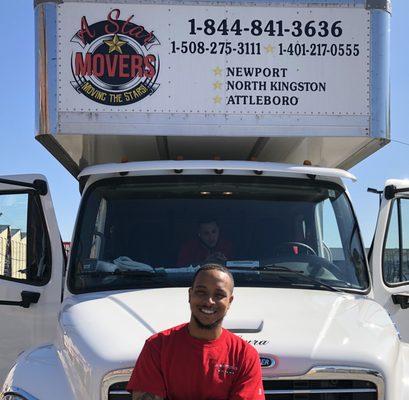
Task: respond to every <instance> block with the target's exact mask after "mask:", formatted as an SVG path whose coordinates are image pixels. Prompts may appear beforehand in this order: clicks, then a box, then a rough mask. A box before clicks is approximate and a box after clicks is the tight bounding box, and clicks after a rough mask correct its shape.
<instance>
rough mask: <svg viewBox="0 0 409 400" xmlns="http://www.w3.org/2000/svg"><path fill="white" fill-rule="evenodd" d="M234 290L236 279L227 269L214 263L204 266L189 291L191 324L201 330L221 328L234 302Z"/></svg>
mask: <svg viewBox="0 0 409 400" xmlns="http://www.w3.org/2000/svg"><path fill="white" fill-rule="evenodd" d="M233 289H234V279H233V276H232V274H231V272H230V271H229V270H228V269H227V268H225V267H223V266H222V265H220V264H214V263H209V264H205V265H203V266H202V267H201V268H200V269H199V270H198V271H197V272H196V274H195V276H194V277H193V282H192V287H191V288H190V289H189V303H190V310H191V312H192V317H191V323H193V324H194V325H195V327H196V328H198V329H201V330H203V329H204V330H214V329H218V328H220V327H221V324H222V321H223V318H224V316H225V315H226V313H227V311H228V309H229V308H230V304H231V302H232V301H233Z"/></svg>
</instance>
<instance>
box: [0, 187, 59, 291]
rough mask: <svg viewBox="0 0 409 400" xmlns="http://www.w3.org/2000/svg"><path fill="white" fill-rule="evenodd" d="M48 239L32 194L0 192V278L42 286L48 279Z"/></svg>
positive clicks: (35, 198) (35, 199)
mask: <svg viewBox="0 0 409 400" xmlns="http://www.w3.org/2000/svg"><path fill="white" fill-rule="evenodd" d="M47 242H48V236H47V233H46V229H45V223H44V218H43V215H42V211H41V206H40V201H39V199H38V197H37V195H34V194H33V193H0V279H6V280H14V281H18V282H23V283H28V284H34V285H43V284H46V283H47V282H48V280H49V278H50V268H51V265H50V256H49V254H48V253H47V251H46V249H47V248H49V246H47Z"/></svg>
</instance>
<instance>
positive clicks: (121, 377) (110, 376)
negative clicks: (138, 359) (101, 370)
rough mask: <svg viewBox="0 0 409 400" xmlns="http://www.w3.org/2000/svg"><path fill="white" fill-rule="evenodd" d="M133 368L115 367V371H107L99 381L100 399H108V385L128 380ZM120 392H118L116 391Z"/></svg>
mask: <svg viewBox="0 0 409 400" xmlns="http://www.w3.org/2000/svg"><path fill="white" fill-rule="evenodd" d="M132 370H133V368H124V369H117V370H115V371H111V372H108V373H107V374H106V375H105V376H104V377H103V378H102V382H101V400H107V399H108V393H109V387H110V386H111V385H113V384H114V383H118V382H128V381H129V379H130V378H131V374H132ZM118 392H121V393H125V392H123V391H119V390H118ZM116 394H120V393H116Z"/></svg>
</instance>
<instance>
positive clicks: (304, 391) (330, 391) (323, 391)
mask: <svg viewBox="0 0 409 400" xmlns="http://www.w3.org/2000/svg"><path fill="white" fill-rule="evenodd" d="M374 392H375V393H376V389H310V390H307V389H296V390H265V391H264V394H296V395H298V394H335V393H374ZM111 393H113V392H111Z"/></svg>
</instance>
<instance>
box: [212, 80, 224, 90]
mask: <svg viewBox="0 0 409 400" xmlns="http://www.w3.org/2000/svg"><path fill="white" fill-rule="evenodd" d="M221 88H222V83H221V82H219V81H216V82H215V83H213V89H221Z"/></svg>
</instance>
